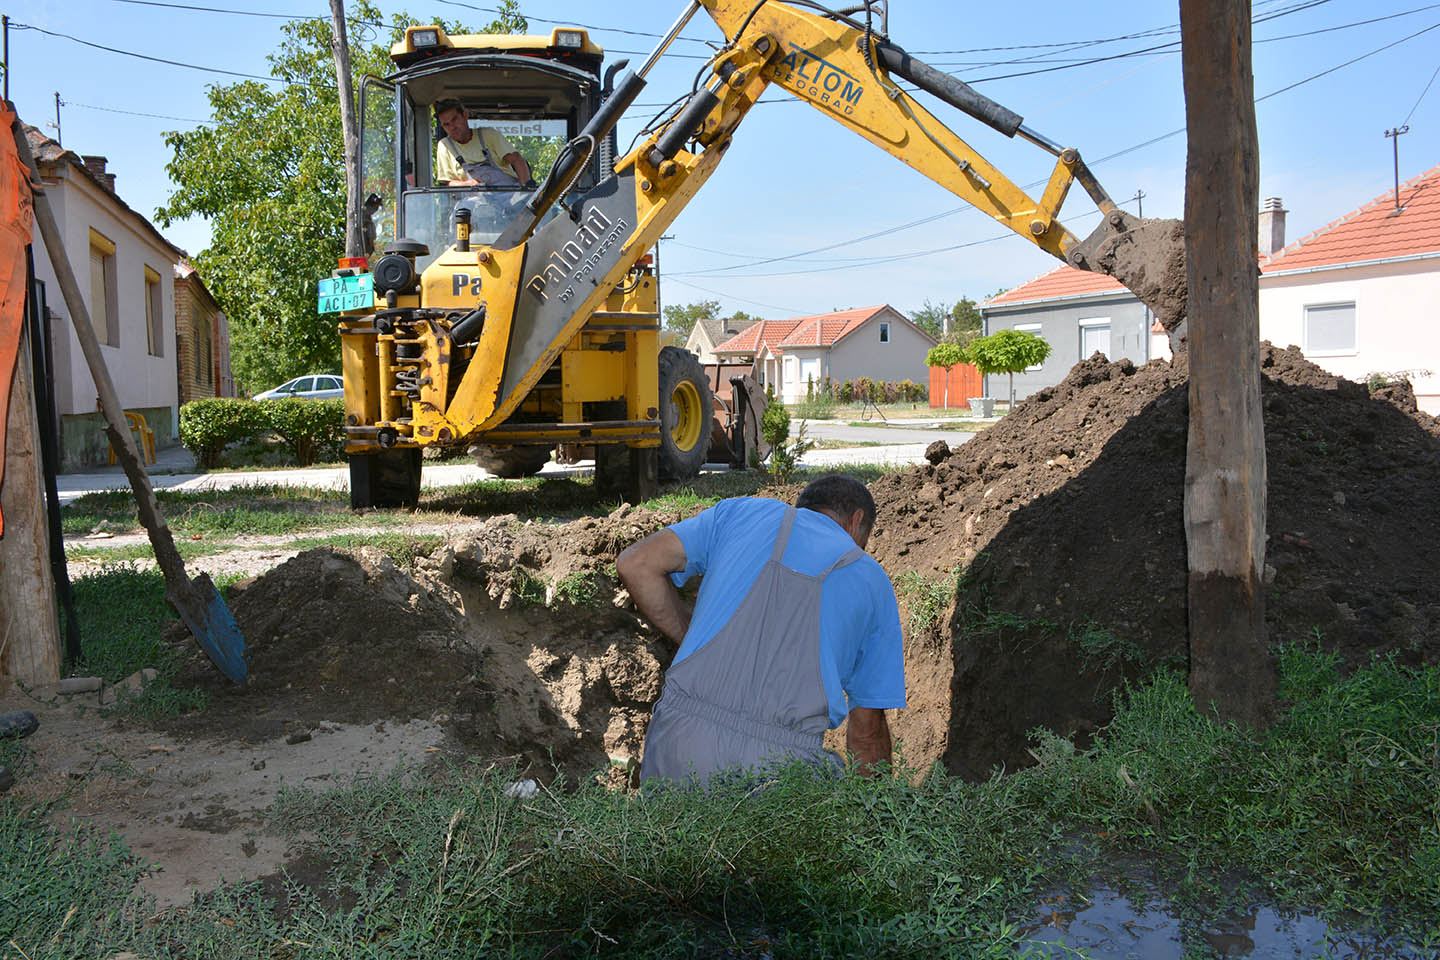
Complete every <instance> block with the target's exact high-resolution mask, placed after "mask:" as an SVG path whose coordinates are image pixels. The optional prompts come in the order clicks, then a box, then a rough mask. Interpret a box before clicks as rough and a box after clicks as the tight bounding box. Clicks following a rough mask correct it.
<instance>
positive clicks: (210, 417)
mask: <svg viewBox="0 0 1440 960" xmlns="http://www.w3.org/2000/svg"><path fill="white" fill-rule="evenodd" d="M263 426H264V422H263V421H262V420H261V414H260V411H259V408H258V405H257V404H256V403H255V401H254V400H242V399H240V398H238V397H207V398H205V399H204V400H191V401H190V402H189V403H187V404H184V405H183V406H181V407H180V442H181V443H182V444H184V445H185V449H186V450H189V451H190V452H191V453H193V454H194V455H195V459H196V461H197V462H199V464H200V466H202V467H217V466H219V465H220V451H222V450H224V449H225V447H226V445H227V444H230V443H234V442H235V441H237V440H244V439H246V438H247V437H249V436H251V435H252V434H254V433H255V431H256V430H259V429H262V428H263Z"/></svg>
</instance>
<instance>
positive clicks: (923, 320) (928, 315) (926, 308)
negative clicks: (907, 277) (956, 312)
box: [910, 297, 953, 340]
mask: <svg viewBox="0 0 1440 960" xmlns="http://www.w3.org/2000/svg"><path fill="white" fill-rule="evenodd" d="M952 309H953V307H952V306H951V305H950V304H948V303H946V302H945V301H944V300H942V301H940V302H939V303H933V302H931V300H930V299H929V298H928V297H927V298H926V299H925V302H924V303H922V304H921V305H920V307H919V309H917V310H915V311H913V312H912V313H911V314H910V321H911V322H912V323H914V324H915V326H917V327H919V328H920V329H921V330H924V331H925V332H926V333H928V334H930V336H931V337H933V338H934V339H936V340H939V339H940V338H941V337H942V336H943V335H944V331H945V320H946V318H947V317H949V316H950V311H951V310H952Z"/></svg>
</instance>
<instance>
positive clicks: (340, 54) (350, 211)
mask: <svg viewBox="0 0 1440 960" xmlns="http://www.w3.org/2000/svg"><path fill="white" fill-rule="evenodd" d="M330 26H331V28H332V36H331V47H332V48H333V50H334V52H335V84H336V86H337V88H338V89H339V93H340V131H341V135H342V138H343V139H344V141H345V256H347V257H363V256H365V239H364V236H363V235H362V233H361V229H362V224H361V223H360V167H359V164H358V163H357V162H356V157H357V155H358V154H359V153H360V128H359V127H358V126H357V125H356V123H355V90H354V87H353V85H352V84H351V82H350V41H349V39H348V38H347V37H346V34H345V0H330Z"/></svg>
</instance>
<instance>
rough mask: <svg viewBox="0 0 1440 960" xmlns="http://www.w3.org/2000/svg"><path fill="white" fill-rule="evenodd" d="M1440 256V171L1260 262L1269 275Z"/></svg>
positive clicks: (1432, 171)
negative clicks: (1397, 196) (1397, 195)
mask: <svg viewBox="0 0 1440 960" xmlns="http://www.w3.org/2000/svg"><path fill="white" fill-rule="evenodd" d="M1426 253H1440V166H1437V167H1432V168H1431V169H1429V170H1427V171H1426V172H1425V173H1422V174H1420V176H1418V177H1416V178H1415V179H1413V180H1411V181H1409V182H1408V183H1404V184H1402V185H1401V186H1400V213H1399V214H1396V213H1395V191H1394V189H1393V188H1392V189H1390V190H1386V191H1385V192H1384V193H1382V194H1381V195H1380V196H1378V197H1376V198H1375V199H1374V200H1371V201H1370V202H1369V203H1367V204H1365V205H1364V206H1363V207H1360V208H1359V209H1358V210H1352V211H1351V212H1349V213H1347V214H1346V215H1345V216H1343V217H1341V218H1340V219H1339V220H1336V221H1335V222H1333V223H1331V224H1329V225H1327V226H1324V227H1321V228H1320V229H1319V230H1316V231H1315V232H1314V233H1312V234H1310V235H1309V236H1307V237H1302V238H1301V239H1299V240H1297V241H1295V242H1294V243H1292V244H1290V245H1289V246H1287V247H1285V248H1284V249H1283V250H1280V251H1279V252H1277V253H1275V254H1274V255H1273V256H1270V257H1268V258H1265V259H1262V260H1261V261H1260V269H1261V271H1262V272H1263V273H1280V272H1282V271H1285V270H1303V269H1305V268H1308V267H1331V266H1339V265H1341V264H1346V263H1362V262H1365V261H1368V260H1388V259H1391V258H1393V257H1409V256H1415V255H1417V254H1426Z"/></svg>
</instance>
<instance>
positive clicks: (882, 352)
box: [787, 310, 935, 397]
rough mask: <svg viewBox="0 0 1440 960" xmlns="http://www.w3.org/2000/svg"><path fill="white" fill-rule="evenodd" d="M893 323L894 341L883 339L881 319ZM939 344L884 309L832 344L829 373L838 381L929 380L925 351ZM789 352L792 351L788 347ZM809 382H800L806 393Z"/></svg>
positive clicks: (827, 373) (920, 381) (892, 338)
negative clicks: (805, 383)
mask: <svg viewBox="0 0 1440 960" xmlns="http://www.w3.org/2000/svg"><path fill="white" fill-rule="evenodd" d="M882 321H884V322H886V323H889V324H890V342H889V343H881V342H880V323H881V322H882ZM933 346H935V343H934V341H932V340H931V339H930V338H929V337H927V336H925V335H924V334H923V333H921V332H920V331H919V330H917V329H916V328H915V327H914V326H912V325H911V324H910V322H909V321H908V320H906V319H904V318H903V317H901V316H900V315H899V314H898V313H893V312H891V311H888V310H887V311H884V312H881V313H879V314H876V315H875V316H873V317H871V318H870V319H869V320H867V321H866V322H865V325H864V326H862V327H861V328H860V329H858V330H856V331H854V332H852V333H851V334H850V335H849V336H846V337H842V338H841V339H840V340H838V341H836V343H835V345H834V346H833V347H831V348H830V367H829V369H828V370H827V371H826V375H827V376H829V377H830V379H831V380H832V381H834V382H836V383H844V382H845V381H846V380H854V379H855V378H857V377H869V378H870V379H871V380H891V381H896V382H899V381H901V380H913V381H915V382H916V383H918V384H922V385H923V384H925V383H928V382H929V376H930V368H929V367H927V366H925V354H927V353H929V352H930V348H931V347H933ZM787 352H788V351H787ZM804 389H805V385H804V383H801V384H800V390H801V393H800V395H801V396H802V397H803V396H804V395H805V393H804Z"/></svg>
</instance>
